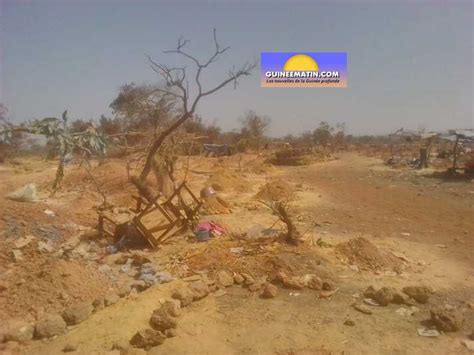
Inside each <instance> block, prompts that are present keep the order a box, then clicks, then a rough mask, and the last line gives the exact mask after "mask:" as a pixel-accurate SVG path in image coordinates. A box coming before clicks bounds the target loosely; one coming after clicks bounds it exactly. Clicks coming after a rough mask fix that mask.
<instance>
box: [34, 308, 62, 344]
mask: <svg viewBox="0 0 474 355" xmlns="http://www.w3.org/2000/svg"><path fill="white" fill-rule="evenodd" d="M65 330H66V322H65V321H64V319H63V318H62V317H61V316H60V315H57V314H48V315H46V316H45V317H44V318H42V319H40V320H39V321H38V322H36V325H35V338H38V339H42V338H50V337H52V336H54V335H59V334H62V333H64V331H65Z"/></svg>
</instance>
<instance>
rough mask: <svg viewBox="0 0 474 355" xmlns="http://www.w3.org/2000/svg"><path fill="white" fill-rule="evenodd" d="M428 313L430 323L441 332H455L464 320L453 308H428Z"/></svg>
mask: <svg viewBox="0 0 474 355" xmlns="http://www.w3.org/2000/svg"><path fill="white" fill-rule="evenodd" d="M430 314H431V323H432V324H433V325H434V326H435V327H436V329H438V330H440V331H443V332H456V331H458V330H460V329H461V326H462V324H463V322H464V319H463V318H462V316H461V314H460V313H459V312H457V311H456V310H455V309H449V310H446V309H434V310H430Z"/></svg>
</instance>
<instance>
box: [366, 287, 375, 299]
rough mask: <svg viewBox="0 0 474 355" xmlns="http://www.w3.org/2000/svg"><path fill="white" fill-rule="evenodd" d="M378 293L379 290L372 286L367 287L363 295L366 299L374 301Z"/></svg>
mask: <svg viewBox="0 0 474 355" xmlns="http://www.w3.org/2000/svg"><path fill="white" fill-rule="evenodd" d="M376 292H377V290H376V289H375V287H374V286H372V285H371V286H369V287H367V289H366V290H365V291H364V293H363V295H364V297H367V298H372V299H374V298H375V293H376Z"/></svg>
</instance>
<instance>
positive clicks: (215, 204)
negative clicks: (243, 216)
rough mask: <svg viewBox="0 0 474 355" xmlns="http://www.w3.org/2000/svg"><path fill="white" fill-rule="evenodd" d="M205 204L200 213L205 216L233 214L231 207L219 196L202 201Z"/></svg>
mask: <svg viewBox="0 0 474 355" xmlns="http://www.w3.org/2000/svg"><path fill="white" fill-rule="evenodd" d="M202 201H203V204H202V207H201V209H200V213H201V214H202V215H204V216H206V215H212V214H228V213H232V210H231V208H230V205H229V204H228V203H227V202H226V201H225V200H223V199H222V198H220V197H218V196H209V197H205V198H203V199H202Z"/></svg>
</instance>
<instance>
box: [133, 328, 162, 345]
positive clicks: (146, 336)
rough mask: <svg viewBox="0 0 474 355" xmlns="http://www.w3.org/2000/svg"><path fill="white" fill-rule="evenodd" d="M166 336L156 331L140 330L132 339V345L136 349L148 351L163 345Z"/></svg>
mask: <svg viewBox="0 0 474 355" xmlns="http://www.w3.org/2000/svg"><path fill="white" fill-rule="evenodd" d="M165 340H166V335H164V334H163V333H162V332H160V331H158V330H154V329H145V330H140V331H138V332H136V333H135V335H134V336H133V337H132V339H130V344H131V345H132V346H134V347H136V348H142V349H147V348H151V347H153V346H157V345H160V344H163V343H164V341H165Z"/></svg>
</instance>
